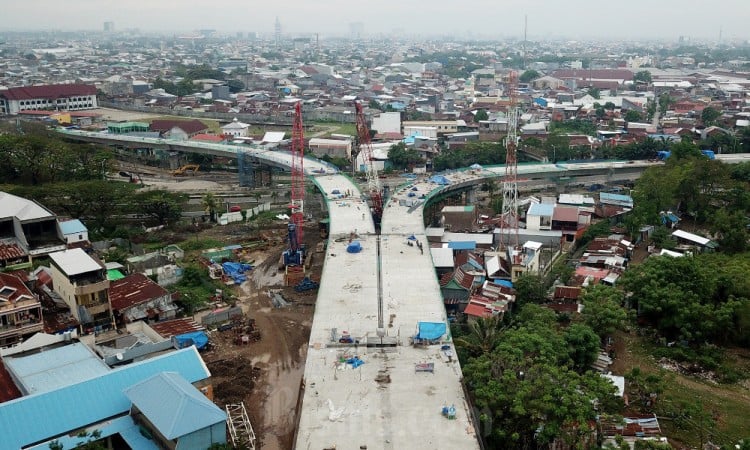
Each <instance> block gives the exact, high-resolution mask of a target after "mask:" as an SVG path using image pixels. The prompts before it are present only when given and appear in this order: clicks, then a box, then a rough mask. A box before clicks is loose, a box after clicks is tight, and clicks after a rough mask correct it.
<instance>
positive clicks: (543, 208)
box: [527, 203, 555, 217]
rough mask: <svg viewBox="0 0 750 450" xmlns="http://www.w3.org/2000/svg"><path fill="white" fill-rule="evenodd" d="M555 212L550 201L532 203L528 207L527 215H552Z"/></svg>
mask: <svg viewBox="0 0 750 450" xmlns="http://www.w3.org/2000/svg"><path fill="white" fill-rule="evenodd" d="M554 212H555V205H553V204H551V203H532V204H531V206H530V207H529V211H528V213H527V214H528V215H529V216H540V217H541V216H552V214H553V213H554Z"/></svg>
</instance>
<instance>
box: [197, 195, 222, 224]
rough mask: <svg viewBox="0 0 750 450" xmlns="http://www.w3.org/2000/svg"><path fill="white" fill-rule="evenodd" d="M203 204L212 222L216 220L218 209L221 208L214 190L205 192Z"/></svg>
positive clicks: (202, 199)
mask: <svg viewBox="0 0 750 450" xmlns="http://www.w3.org/2000/svg"><path fill="white" fill-rule="evenodd" d="M201 205H203V211H205V212H206V213H207V214H208V217H209V219H210V220H211V222H216V210H217V209H218V208H219V201H218V199H217V198H216V196H215V195H214V194H213V193H212V192H207V193H205V194H203V197H202V198H201Z"/></svg>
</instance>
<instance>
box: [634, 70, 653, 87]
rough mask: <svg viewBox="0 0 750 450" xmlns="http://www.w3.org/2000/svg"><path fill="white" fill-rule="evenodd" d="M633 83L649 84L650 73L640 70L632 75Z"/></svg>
mask: <svg viewBox="0 0 750 450" xmlns="http://www.w3.org/2000/svg"><path fill="white" fill-rule="evenodd" d="M633 81H635V82H639V81H640V82H642V83H646V84H651V72H649V71H648V70H641V71H639V72H636V73H635V75H633Z"/></svg>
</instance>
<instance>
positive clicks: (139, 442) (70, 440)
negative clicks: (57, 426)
mask: <svg viewBox="0 0 750 450" xmlns="http://www.w3.org/2000/svg"><path fill="white" fill-rule="evenodd" d="M93 428H95V429H96V431H98V432H99V433H101V435H100V437H101V438H106V437H109V436H114V435H115V434H119V435H120V436H122V438H123V439H124V440H125V442H126V443H127V444H128V445H129V446H130V448H132V449H133V450H159V447H157V445H156V443H155V442H154V441H152V440H150V439H147V438H146V437H144V436H143V435H142V434H141V432H140V428H139V426H138V425H137V424H136V423H135V422H133V418H132V417H131V416H130V415H127V416H122V417H118V418H116V419H111V420H108V421H107V422H105V423H104V424H102V425H101V426H96V427H89V429H90V431H93ZM55 440H56V441H57V442H58V443H59V444H60V445H62V448H75V447H76V446H77V445H78V444H80V443H81V442H82V441H85V439H82V438H80V437H78V436H77V435H71V434H66V435H64V436H60V437H58V438H56V439H55ZM30 448H31V449H36V450H49V442H43V443H41V444H39V445H35V446H33V447H30Z"/></svg>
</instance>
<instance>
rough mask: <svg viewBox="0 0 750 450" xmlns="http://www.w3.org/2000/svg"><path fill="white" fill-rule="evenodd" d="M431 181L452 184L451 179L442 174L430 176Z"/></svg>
mask: <svg viewBox="0 0 750 450" xmlns="http://www.w3.org/2000/svg"><path fill="white" fill-rule="evenodd" d="M430 183H435V184H442V185H448V184H451V181H450V180H449V179H447V178H445V177H444V176H442V175H435V176H432V177H430Z"/></svg>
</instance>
